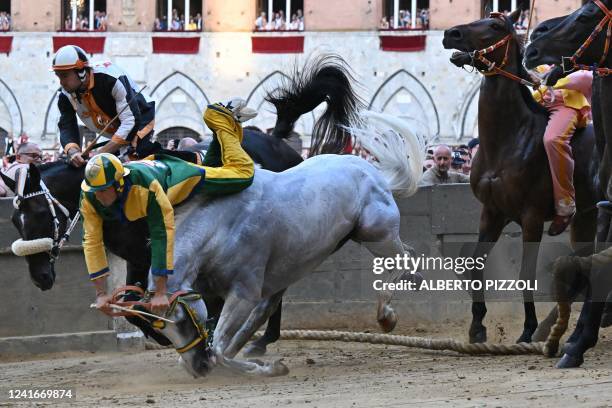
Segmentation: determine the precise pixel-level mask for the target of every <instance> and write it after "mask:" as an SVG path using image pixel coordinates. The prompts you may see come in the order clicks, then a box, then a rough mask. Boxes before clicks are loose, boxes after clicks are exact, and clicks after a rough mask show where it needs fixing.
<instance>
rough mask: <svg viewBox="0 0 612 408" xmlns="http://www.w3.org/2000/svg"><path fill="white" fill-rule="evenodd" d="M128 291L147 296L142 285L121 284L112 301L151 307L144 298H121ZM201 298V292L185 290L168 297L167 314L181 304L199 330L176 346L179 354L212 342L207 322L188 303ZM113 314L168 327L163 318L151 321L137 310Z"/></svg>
mask: <svg viewBox="0 0 612 408" xmlns="http://www.w3.org/2000/svg"><path fill="white" fill-rule="evenodd" d="M128 292H134V293H136V294H137V295H138V296H140V297H141V298H145V297H146V296H147V294H146V293H145V292H144V290H142V288H141V287H139V286H133V285H126V286H121V287H119V288H117V289H115V290H114V291H113V293H112V294H111V303H112V304H115V305H119V306H127V307H130V308H133V307H134V306H140V307H142V308H145V309H150V306H151V304H150V303H148V302H143V301H142V300H127V301H126V300H120V298H121V297H122V296H124V295H125V294H127V293H128ZM199 299H202V296H201V295H200V294H199V293H196V292H188V291H184V290H179V291H177V292H174V293H173V294H172V296H170V298H169V299H168V303H169V304H170V308H169V309H168V312H167V315H168V314H171V313H172V312H173V311H174V309H175V308H176V307H177V306H178V305H179V304H180V305H181V306H182V307H183V311H185V312H186V313H187V316H188V317H189V319H191V322H192V323H193V325H194V327H195V328H196V331H197V334H196V336H195V337H194V338H193V340H190V341H188V342H187V343H186V344H185V345H183V346H178V347H177V346H175V350H176V351H177V352H178V353H179V354H183V353H186V352H188V351H189V350H191V349H193V348H194V347H195V346H197V345H198V344H200V343H201V342H203V341H204V342H206V343H207V345H206V346H207V347H210V344H211V343H212V334H211V332H210V331H209V330H208V328H207V327H206V326H205V325H206V324H207V322H204V323H202V322H200V321H199V320H198V318H197V313H196V312H195V311H194V310H193V308H192V307H191V306H190V305H189V304H188V302H189V301H194V300H199ZM112 315H113V316H136V317H140V318H141V319H143V320H144V321H146V322H148V323H150V324H151V326H153V328H155V329H158V330H161V329H164V328H165V327H166V322H164V321H163V320H155V321H153V322H151V321H150V320H149V319H147V318H143V317H142V316H140V315H138V313H137V311H133V312H128V311H122V312H114V313H112Z"/></svg>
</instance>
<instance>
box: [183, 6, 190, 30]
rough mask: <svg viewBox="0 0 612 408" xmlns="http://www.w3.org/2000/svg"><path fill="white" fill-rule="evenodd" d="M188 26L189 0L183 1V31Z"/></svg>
mask: <svg viewBox="0 0 612 408" xmlns="http://www.w3.org/2000/svg"><path fill="white" fill-rule="evenodd" d="M188 25H189V0H185V27H184V28H185V30H186V29H187V26H188Z"/></svg>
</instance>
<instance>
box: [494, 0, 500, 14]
mask: <svg viewBox="0 0 612 408" xmlns="http://www.w3.org/2000/svg"><path fill="white" fill-rule="evenodd" d="M493 11H494V12H496V13H499V0H493Z"/></svg>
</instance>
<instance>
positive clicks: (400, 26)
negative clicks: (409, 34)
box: [378, 8, 429, 30]
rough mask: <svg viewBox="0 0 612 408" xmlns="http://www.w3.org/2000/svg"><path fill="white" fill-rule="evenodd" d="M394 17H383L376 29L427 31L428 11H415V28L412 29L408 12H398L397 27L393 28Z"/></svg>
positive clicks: (410, 14)
mask: <svg viewBox="0 0 612 408" xmlns="http://www.w3.org/2000/svg"><path fill="white" fill-rule="evenodd" d="M394 18H395V16H391V17H390V18H387V16H383V17H382V18H381V20H380V24H379V25H378V28H379V29H381V30H410V29H415V30H427V29H429V9H426V8H422V9H417V11H416V26H415V27H412V13H411V12H410V10H400V11H399V16H398V19H397V25H396V26H394V25H393V24H394Z"/></svg>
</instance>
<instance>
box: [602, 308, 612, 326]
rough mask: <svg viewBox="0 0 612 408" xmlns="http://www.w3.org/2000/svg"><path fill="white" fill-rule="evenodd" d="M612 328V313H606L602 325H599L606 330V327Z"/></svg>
mask: <svg viewBox="0 0 612 408" xmlns="http://www.w3.org/2000/svg"><path fill="white" fill-rule="evenodd" d="M610 326H612V313H608V312H604V314H603V315H602V316H601V323H600V324H599V327H601V328H602V329H605V328H606V327H610Z"/></svg>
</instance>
